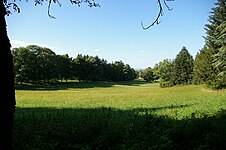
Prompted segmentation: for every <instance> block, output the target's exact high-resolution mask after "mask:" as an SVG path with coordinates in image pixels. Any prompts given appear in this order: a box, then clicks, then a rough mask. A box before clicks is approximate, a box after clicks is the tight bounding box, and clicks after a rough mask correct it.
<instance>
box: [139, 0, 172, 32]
mask: <svg viewBox="0 0 226 150" xmlns="http://www.w3.org/2000/svg"><path fill="white" fill-rule="evenodd" d="M166 1H174V0H163V2H164V5H165V7H166V8H167V9H168V11H172V10H173V9H172V8H170V7H169V6H168V4H167V2H166ZM157 3H158V6H159V13H158V15H157V17H156V19H155V20H154V21H153V22H152V23H151V24H150V25H148V26H147V27H144V24H143V22H142V21H141V26H142V28H143V29H144V30H147V29H149V28H150V27H152V26H154V25H155V24H157V25H158V24H159V23H160V22H161V21H160V17H162V16H163V15H164V13H163V5H162V2H161V0H157Z"/></svg>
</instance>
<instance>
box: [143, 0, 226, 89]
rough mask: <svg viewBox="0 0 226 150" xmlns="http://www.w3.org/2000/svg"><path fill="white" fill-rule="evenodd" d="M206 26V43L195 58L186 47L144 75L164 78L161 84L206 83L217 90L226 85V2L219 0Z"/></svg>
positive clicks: (149, 69) (146, 71) (152, 78)
mask: <svg viewBox="0 0 226 150" xmlns="http://www.w3.org/2000/svg"><path fill="white" fill-rule="evenodd" d="M215 5H216V7H214V8H212V11H211V15H210V17H209V24H206V25H205V30H206V37H205V45H204V48H202V49H201V50H200V51H199V52H198V53H197V54H196V56H195V59H194V60H193V58H192V56H191V55H190V54H189V52H188V50H187V49H186V47H183V48H182V50H181V51H180V52H179V54H178V55H177V56H176V58H175V59H174V60H170V59H164V60H163V61H161V62H160V63H158V64H156V65H155V66H154V67H153V69H152V68H150V67H149V68H146V69H145V70H143V71H141V72H140V76H141V77H143V78H144V79H145V80H146V81H149V82H150V81H154V80H158V79H159V81H160V86H161V87H169V86H173V85H177V84H191V83H194V84H206V85H207V86H208V87H210V88H213V89H222V88H225V87H226V40H225V39H226V3H225V0H218V1H217V2H216V3H215Z"/></svg>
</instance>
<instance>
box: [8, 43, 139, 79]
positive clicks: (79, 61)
mask: <svg viewBox="0 0 226 150" xmlns="http://www.w3.org/2000/svg"><path fill="white" fill-rule="evenodd" d="M12 55H13V60H14V73H15V80H16V82H20V83H22V82H32V83H39V82H53V81H58V80H61V81H62V80H63V79H64V80H68V79H75V80H79V81H128V80H134V79H135V78H136V77H137V73H136V71H135V70H134V69H133V68H131V67H130V66H129V65H128V64H124V63H123V62H122V61H115V62H112V63H108V62H107V61H106V60H105V59H100V58H99V57H98V56H95V57H94V56H89V55H82V54H78V55H77V57H76V58H71V57H69V56H68V55H67V54H65V55H57V54H55V53H54V52H53V51H52V50H51V49H49V48H45V47H40V46H37V45H29V46H27V47H19V48H14V49H13V50H12Z"/></svg>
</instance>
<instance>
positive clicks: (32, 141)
mask: <svg viewBox="0 0 226 150" xmlns="http://www.w3.org/2000/svg"><path fill="white" fill-rule="evenodd" d="M16 89H17V90H16V99H17V106H16V112H15V126H14V148H15V149H119V150H120V149H219V148H226V127H225V123H226V112H225V110H226V92H225V90H222V91H212V90H209V89H206V88H205V87H204V86H202V85H199V86H197V85H181V86H175V87H171V88H159V84H158V83H145V82H144V81H140V80H136V81H130V82H117V83H110V82H91V83H77V82H70V83H59V84H55V85H22V86H21V85H18V86H16Z"/></svg>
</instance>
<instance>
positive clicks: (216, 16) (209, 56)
mask: <svg viewBox="0 0 226 150" xmlns="http://www.w3.org/2000/svg"><path fill="white" fill-rule="evenodd" d="M215 5H216V6H215V7H214V8H212V12H211V15H210V17H209V24H206V25H205V30H206V37H205V40H206V45H205V47H206V48H205V49H203V50H202V51H203V52H202V59H205V60H208V61H205V64H203V68H202V70H199V69H197V68H196V70H195V72H197V71H199V72H202V74H207V75H208V77H205V78H204V80H203V79H200V78H199V80H203V81H204V83H206V84H207V85H208V86H210V87H212V88H224V87H226V83H225V78H226V75H225V53H226V52H225V51H226V50H225V38H226V36H225V35H226V34H225V27H226V25H225V21H226V3H225V0H218V1H217V2H216V3H215ZM198 57H200V56H198ZM197 63H198V62H197V61H196V62H195V66H196V65H197ZM204 68H205V69H204Z"/></svg>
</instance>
